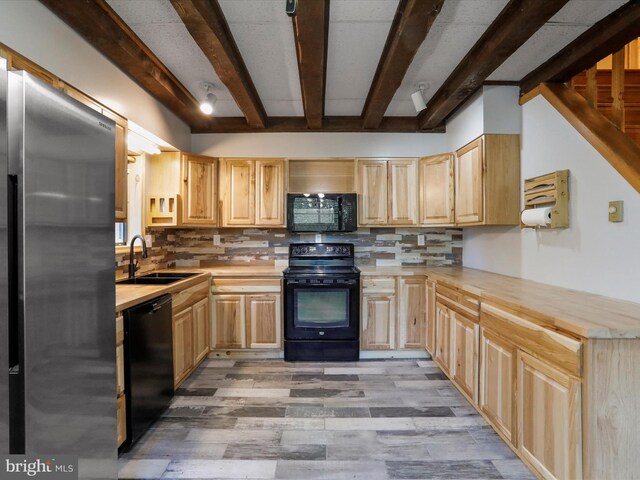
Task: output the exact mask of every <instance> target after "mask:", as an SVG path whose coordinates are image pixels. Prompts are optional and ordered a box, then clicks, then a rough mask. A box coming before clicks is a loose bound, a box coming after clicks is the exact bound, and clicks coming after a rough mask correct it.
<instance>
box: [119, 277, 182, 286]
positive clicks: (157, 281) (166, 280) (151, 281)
mask: <svg viewBox="0 0 640 480" xmlns="http://www.w3.org/2000/svg"><path fill="white" fill-rule="evenodd" d="M180 280H184V279H182V278H176V277H163V278H144V277H136V278H127V279H126V280H120V281H118V282H116V285H169V284H171V283H175V282H179V281H180Z"/></svg>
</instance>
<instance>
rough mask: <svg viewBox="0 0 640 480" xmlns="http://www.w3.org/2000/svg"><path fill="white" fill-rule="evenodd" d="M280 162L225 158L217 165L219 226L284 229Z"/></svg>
mask: <svg viewBox="0 0 640 480" xmlns="http://www.w3.org/2000/svg"><path fill="white" fill-rule="evenodd" d="M285 193H286V189H285V175H284V160H283V159H280V158H272V159H250V158H226V159H223V160H222V161H221V162H220V205H221V208H220V209H221V218H220V221H221V224H222V226H225V227H249V226H256V225H265V226H266V225H268V226H271V227H284V226H285V214H284V208H285V207H284V202H285Z"/></svg>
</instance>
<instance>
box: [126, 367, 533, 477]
mask: <svg viewBox="0 0 640 480" xmlns="http://www.w3.org/2000/svg"><path fill="white" fill-rule="evenodd" d="M120 478H123V479H125V478H145V479H151V478H153V479H156V478H189V479H205V478H207V479H214V478H215V479H232V478H234V479H235V478H246V479H263V478H266V479H299V480H302V479H304V480H314V479H326V480H341V479H351V480H354V479H355V480H358V479H365V480H378V479H380V480H382V479H384V480H390V479H412V480H419V479H494V478H495V479H499V478H505V479H523V480H524V479H527V480H528V479H533V478H534V477H533V476H532V475H531V473H529V471H528V470H527V469H526V467H525V466H524V465H523V464H522V462H521V461H520V460H519V459H518V458H517V457H516V456H515V455H514V454H513V452H512V451H511V450H510V449H509V447H507V446H506V445H505V443H504V442H503V441H502V440H501V439H500V437H498V435H496V434H495V433H494V432H493V430H492V429H491V427H489V426H488V425H487V424H486V422H485V421H484V420H483V419H482V417H481V416H479V415H478V414H477V413H476V412H475V410H474V409H473V408H472V407H471V406H470V405H469V404H468V402H467V401H466V400H465V399H464V398H463V397H462V395H460V393H459V392H458V391H457V390H456V388H455V387H454V386H453V385H452V384H451V382H449V380H447V379H446V377H444V375H443V374H442V372H441V371H440V370H439V369H438V367H436V365H435V364H434V363H433V362H432V361H430V360H424V361H423V360H388V361H362V362H353V363H284V362H282V361H277V360H269V361H266V360H265V361H232V360H208V361H206V362H205V363H204V364H203V365H202V366H201V367H200V368H199V369H198V371H196V372H195V373H194V374H193V375H192V377H191V378H190V379H189V380H187V382H185V384H184V385H183V386H182V388H180V389H179V390H178V392H176V396H175V398H174V400H173V402H172V404H171V407H170V408H169V409H168V410H167V412H166V413H165V414H164V416H163V417H162V418H161V419H159V420H158V421H157V422H156V423H155V425H154V426H153V427H152V428H151V429H150V430H149V431H148V432H147V433H146V435H145V436H144V437H143V438H142V439H141V440H140V441H139V442H138V443H137V445H136V446H135V447H134V448H133V449H132V450H131V451H130V452H127V453H125V454H123V455H122V456H121V458H120Z"/></svg>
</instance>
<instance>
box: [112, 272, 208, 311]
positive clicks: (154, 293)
mask: <svg viewBox="0 0 640 480" xmlns="http://www.w3.org/2000/svg"><path fill="white" fill-rule="evenodd" d="M177 270H180V271H181V272H183V271H186V270H187V269H176V271H177ZM190 271H193V269H190ZM209 276H210V275H209V273H206V272H202V273H200V274H199V275H194V276H193V277H189V278H185V279H184V280H180V281H179V282H176V283H172V284H171V285H117V284H116V312H121V311H122V310H126V309H127V308H131V307H135V306H136V305H138V304H140V303H142V302H146V301H147V300H151V299H152V298H156V297H159V296H160V295H164V294H165V293H174V292H179V291H181V290H184V289H186V288H189V287H191V286H193V285H196V284H198V283H200V282H203V281H207V280H208V279H209Z"/></svg>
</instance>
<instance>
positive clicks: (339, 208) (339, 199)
mask: <svg viewBox="0 0 640 480" xmlns="http://www.w3.org/2000/svg"><path fill="white" fill-rule="evenodd" d="M342 200H343V198H342V195H338V230H339V231H343V230H344V225H343V223H344V219H343V215H342Z"/></svg>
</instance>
